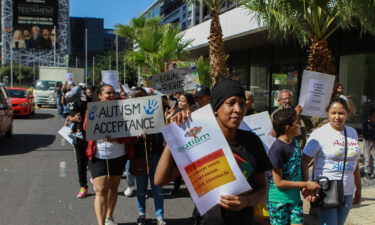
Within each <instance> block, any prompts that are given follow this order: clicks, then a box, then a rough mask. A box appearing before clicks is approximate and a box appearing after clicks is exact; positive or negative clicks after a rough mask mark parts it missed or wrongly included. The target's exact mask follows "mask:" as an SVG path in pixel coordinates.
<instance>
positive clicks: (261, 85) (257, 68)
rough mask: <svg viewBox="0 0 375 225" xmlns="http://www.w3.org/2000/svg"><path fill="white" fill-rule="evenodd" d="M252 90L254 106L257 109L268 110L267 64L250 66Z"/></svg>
mask: <svg viewBox="0 0 375 225" xmlns="http://www.w3.org/2000/svg"><path fill="white" fill-rule="evenodd" d="M250 91H251V92H252V93H253V95H254V105H253V107H254V108H255V109H256V110H257V111H265V110H267V105H268V73H267V67H266V66H265V65H260V64H255V65H251V66H250Z"/></svg>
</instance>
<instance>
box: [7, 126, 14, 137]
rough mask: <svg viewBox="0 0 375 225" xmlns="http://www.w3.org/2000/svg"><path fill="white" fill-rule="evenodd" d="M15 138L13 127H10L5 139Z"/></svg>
mask: <svg viewBox="0 0 375 225" xmlns="http://www.w3.org/2000/svg"><path fill="white" fill-rule="evenodd" d="M12 136H13V125H12V126H10V128H9V130H8V131H7V132H6V133H5V137H7V138H10V137H12Z"/></svg>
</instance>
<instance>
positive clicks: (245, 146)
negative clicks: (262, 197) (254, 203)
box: [194, 130, 272, 225]
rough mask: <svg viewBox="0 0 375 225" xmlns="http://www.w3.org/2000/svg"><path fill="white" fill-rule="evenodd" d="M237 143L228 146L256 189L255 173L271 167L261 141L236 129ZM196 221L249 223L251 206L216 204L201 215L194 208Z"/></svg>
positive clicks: (202, 224) (201, 224) (209, 224)
mask: <svg viewBox="0 0 375 225" xmlns="http://www.w3.org/2000/svg"><path fill="white" fill-rule="evenodd" d="M237 141H238V143H235V144H231V145H230V148H231V150H232V152H233V155H234V157H235V159H236V161H237V163H238V165H239V167H240V169H241V171H242V173H243V174H244V175H245V177H247V181H248V182H249V184H250V185H251V187H252V188H254V189H255V190H256V175H257V174H258V173H264V172H266V171H267V170H270V169H272V165H271V162H270V161H269V159H268V156H267V154H266V151H265V149H264V147H263V144H262V141H261V140H260V139H259V137H258V136H257V135H255V134H253V133H251V132H248V131H242V130H237ZM194 215H195V218H196V223H195V224H197V225H198V224H199V225H232V224H236V225H251V224H252V223H253V208H252V207H248V208H245V209H243V210H241V211H238V212H233V211H229V210H226V209H223V208H221V207H220V206H218V205H216V206H215V207H213V208H212V209H211V210H209V211H208V212H207V213H205V214H204V215H203V216H200V215H199V213H198V212H197V211H196V210H195V212H194Z"/></svg>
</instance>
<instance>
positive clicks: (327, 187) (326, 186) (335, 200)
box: [311, 127, 348, 208]
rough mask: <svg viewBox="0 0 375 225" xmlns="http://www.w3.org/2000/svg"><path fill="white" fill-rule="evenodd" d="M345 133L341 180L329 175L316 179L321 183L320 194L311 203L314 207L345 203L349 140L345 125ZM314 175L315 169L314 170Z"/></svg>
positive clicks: (332, 206)
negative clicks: (345, 177)
mask: <svg viewBox="0 0 375 225" xmlns="http://www.w3.org/2000/svg"><path fill="white" fill-rule="evenodd" d="M344 134H345V156H344V166H343V170H342V176H341V180H330V179H329V178H328V177H325V176H320V177H317V179H315V181H316V182H317V183H318V184H319V185H320V187H321V188H320V189H319V196H318V197H317V199H316V201H315V202H312V203H311V207H313V208H334V207H340V206H343V205H344V182H343V179H344V173H345V166H346V158H347V153H348V142H347V135H346V128H345V127H344ZM313 177H314V170H313Z"/></svg>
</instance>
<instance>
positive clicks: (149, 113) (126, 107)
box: [86, 95, 164, 140]
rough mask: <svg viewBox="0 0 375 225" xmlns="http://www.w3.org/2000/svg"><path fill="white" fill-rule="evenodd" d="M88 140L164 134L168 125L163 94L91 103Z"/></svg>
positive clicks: (89, 105)
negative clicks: (163, 131) (166, 123)
mask: <svg viewBox="0 0 375 225" xmlns="http://www.w3.org/2000/svg"><path fill="white" fill-rule="evenodd" d="M87 112H88V118H87V119H88V120H87V121H88V122H87V131H86V139H87V140H99V139H104V138H106V137H108V136H110V137H111V138H119V137H130V136H138V135H141V134H142V133H147V134H155V133H160V129H161V127H163V126H164V113H163V105H162V101H161V96H160V95H154V96H147V97H140V98H134V99H125V100H119V101H105V102H90V103H88V105H87Z"/></svg>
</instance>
